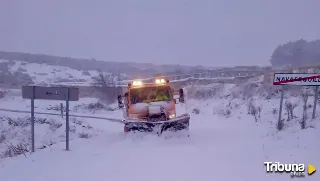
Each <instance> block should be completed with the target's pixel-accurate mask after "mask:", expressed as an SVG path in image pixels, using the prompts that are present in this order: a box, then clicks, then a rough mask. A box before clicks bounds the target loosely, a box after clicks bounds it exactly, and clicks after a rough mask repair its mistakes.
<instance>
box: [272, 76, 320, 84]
mask: <svg viewBox="0 0 320 181" xmlns="http://www.w3.org/2000/svg"><path fill="white" fill-rule="evenodd" d="M273 85H300V86H320V74H305V73H275V74H274V79H273Z"/></svg>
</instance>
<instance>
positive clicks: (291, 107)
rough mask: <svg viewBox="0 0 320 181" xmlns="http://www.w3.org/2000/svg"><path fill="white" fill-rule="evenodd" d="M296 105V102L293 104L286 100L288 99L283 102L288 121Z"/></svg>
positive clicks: (291, 117)
mask: <svg viewBox="0 0 320 181" xmlns="http://www.w3.org/2000/svg"><path fill="white" fill-rule="evenodd" d="M297 106H298V105H297V104H293V103H292V102H290V101H288V100H287V101H286V102H285V109H286V111H287V115H288V119H287V121H290V120H291V119H293V118H294V115H293V110H294V109H295V108H296V107H297Z"/></svg>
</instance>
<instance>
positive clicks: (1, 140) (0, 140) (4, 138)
mask: <svg viewBox="0 0 320 181" xmlns="http://www.w3.org/2000/svg"><path fill="white" fill-rule="evenodd" d="M4 140H6V136H5V135H4V134H3V133H1V134H0V143H3V142H4Z"/></svg>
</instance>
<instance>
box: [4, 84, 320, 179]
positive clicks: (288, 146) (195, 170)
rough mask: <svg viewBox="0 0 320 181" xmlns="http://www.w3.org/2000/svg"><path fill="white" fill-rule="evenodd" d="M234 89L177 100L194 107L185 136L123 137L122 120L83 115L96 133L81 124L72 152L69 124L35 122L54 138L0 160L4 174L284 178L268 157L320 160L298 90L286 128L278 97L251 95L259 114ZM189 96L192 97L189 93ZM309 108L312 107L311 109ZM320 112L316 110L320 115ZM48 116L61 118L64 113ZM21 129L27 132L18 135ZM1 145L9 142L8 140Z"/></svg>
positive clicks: (13, 104) (17, 102)
mask: <svg viewBox="0 0 320 181" xmlns="http://www.w3.org/2000/svg"><path fill="white" fill-rule="evenodd" d="M218 86H220V87H221V85H218ZM209 88H210V86H207V89H209ZM211 88H212V87H211ZM231 88H236V87H222V88H221V89H219V90H220V91H221V92H220V93H219V94H218V93H217V92H216V94H215V95H214V94H213V93H211V95H212V96H211V97H209V98H206V99H201V100H199V99H197V100H192V99H188V101H187V104H186V105H185V106H186V107H184V106H182V105H178V108H179V112H183V111H185V110H184V108H186V110H187V112H189V113H192V118H191V127H190V134H191V136H190V137H185V135H183V134H182V133H180V134H179V133H178V134H173V135H164V136H161V137H157V136H154V135H146V134H135V135H134V134H129V135H126V136H125V135H124V134H123V127H122V125H121V124H117V123H111V122H108V121H101V120H90V119H89V120H88V119H81V120H78V121H81V123H82V125H90V128H91V129H90V131H91V132H89V131H88V130H87V129H86V126H84V127H82V126H81V125H77V124H76V121H75V122H73V123H72V124H73V126H78V127H77V128H76V130H77V129H78V128H79V129H80V128H81V129H85V131H87V132H86V133H88V132H89V133H90V135H92V136H89V137H88V139H83V138H84V137H82V136H79V134H76V133H81V132H83V131H84V130H79V132H78V131H76V132H75V134H74V135H73V137H72V141H71V143H70V149H71V151H64V150H63V149H64V146H65V145H64V143H59V141H60V140H59V139H61V140H63V138H64V137H63V136H64V132H63V130H64V129H63V128H64V125H62V126H61V128H60V132H58V133H56V134H55V131H51V132H50V131H48V130H49V129H48V128H47V129H46V128H43V127H41V126H40V124H37V125H36V133H37V137H36V140H45V138H48V137H49V136H48V135H50V139H49V140H55V141H56V144H53V145H51V146H50V148H46V149H41V150H37V151H36V152H35V153H34V154H31V155H30V154H26V155H25V156H24V155H22V156H17V157H14V158H5V159H3V160H2V161H1V162H0V179H1V180H6V181H19V180H24V181H43V180H46V181H87V180H92V181H100V180H113V181H123V180H131V181H135V180H137V181H138V180H139V181H144V180H154V181H158V180H159V181H163V180H169V181H171V180H183V181H198V180H203V181H212V180H219V181H229V180H236V181H248V180H261V181H267V180H270V181H275V180H282V181H285V180H291V178H290V175H289V174H286V173H284V174H279V173H269V174H267V173H266V169H265V167H264V165H263V162H265V161H273V162H274V161H278V162H281V163H303V164H308V163H310V164H313V165H315V166H316V167H317V166H319V165H320V157H319V152H320V144H319V141H317V139H316V138H317V137H319V135H320V132H319V129H317V127H318V126H320V124H319V123H320V122H319V119H315V120H311V119H308V121H307V128H306V129H304V130H301V129H300V124H299V120H300V119H299V117H301V116H300V115H302V108H301V101H299V98H298V97H296V98H292V97H286V99H287V100H290V101H291V102H294V103H297V104H298V105H299V106H298V107H297V108H296V109H295V110H294V115H295V116H296V117H295V118H294V119H292V120H290V121H285V127H284V129H283V130H282V131H277V129H276V123H277V113H276V111H274V110H275V108H278V105H279V99H278V98H277V97H276V96H275V97H272V98H269V99H261V98H259V97H253V104H254V105H255V106H256V107H259V106H261V107H262V110H261V114H260V117H258V118H257V119H255V118H254V116H253V115H250V114H248V113H247V111H248V110H247V107H248V106H247V102H246V101H244V100H243V99H242V97H236V96H230V95H232V90H230V89H231ZM227 90H228V91H227ZM235 90H237V89H235ZM237 91H238V90H237ZM200 92H201V91H200ZM188 93H189V92H188ZM198 94H199V93H198ZM239 94H240V93H239ZM228 95H229V96H228ZM189 96H190V97H189V98H191V93H190V94H189ZM200 97H201V96H200ZM0 101H3V102H1V105H7V106H3V107H5V108H15V109H28V107H27V105H28V102H24V101H22V100H21V99H20V98H14V99H12V98H5V99H4V100H0ZM96 101H97V100H94V99H82V100H80V102H79V103H77V104H80V105H82V104H87V105H88V104H89V103H95V102H96ZM308 101H310V102H308V105H309V104H311V105H312V101H313V100H312V99H311V98H310V99H309V100H308ZM51 102H52V101H51ZM2 103H3V104H2ZM56 104H57V105H58V104H59V102H56ZM77 104H72V105H71V107H72V110H71V111H74V112H76V113H81V114H87V115H88V114H91V115H92V114H95V115H100V116H106V117H121V114H122V113H121V111H119V110H114V111H110V109H109V111H108V110H103V109H102V110H96V111H95V112H93V111H92V110H91V111H90V110H88V109H87V108H85V107H83V106H82V107H81V106H77ZM36 106H37V110H38V111H41V110H43V111H50V110H47V108H48V107H49V102H45V101H41V103H40V101H38V103H37V105H36ZM52 107H54V106H53V105H52ZM75 107H76V108H78V109H76V108H75ZM311 111H312V109H310V108H309V109H308V114H309V115H310V114H311ZM319 113H320V112H319V111H318V112H317V116H318V118H319V116H320V114H319ZM0 115H3V116H4V117H6V116H8V117H11V118H16V117H20V115H17V114H16V113H15V114H14V115H13V114H11V115H9V113H8V114H7V113H4V112H0ZM49 117H51V119H53V120H55V121H56V122H59V123H61V124H63V119H62V118H58V117H53V116H49ZM283 118H286V111H283ZM48 119H49V118H48ZM4 127H5V128H6V129H7V130H9V131H11V132H12V133H15V132H16V133H18V132H17V130H13V128H12V126H8V125H2V126H1V128H4ZM87 127H88V126H87ZM17 129H18V128H17ZM24 129H29V126H25V127H24ZM58 129H59V128H58ZM23 134H26V133H22V134H21V135H23ZM28 134H29V133H28ZM77 135H78V136H77ZM170 136H172V137H170ZM13 137H21V136H20V135H17V136H13ZM12 139H13V138H12ZM8 141H10V140H8ZM20 141H21V140H20ZM44 142H45V141H44ZM49 143H50V142H49ZM41 144H44V143H43V142H42V143H41V142H40V143H39V142H37V146H42V145H41ZM3 147H4V148H6V146H5V145H4V146H3ZM17 173H18V174H17ZM319 178H320V175H319V174H318V173H315V174H314V175H312V176H308V175H307V176H306V177H305V180H310V181H312V180H315V181H318V180H319Z"/></svg>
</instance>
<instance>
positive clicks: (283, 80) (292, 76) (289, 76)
mask: <svg viewBox="0 0 320 181" xmlns="http://www.w3.org/2000/svg"><path fill="white" fill-rule="evenodd" d="M273 85H281V86H282V88H281V99H280V110H279V119H278V123H280V121H281V114H282V104H283V95H284V86H285V85H298V86H320V75H319V74H315V73H313V74H312V73H275V74H274V79H273ZM317 90H318V87H316V88H315V100H314V101H315V102H314V104H315V105H314V107H313V114H312V118H313V119H314V118H315V111H316V101H317V99H318V95H317V94H318V91H317Z"/></svg>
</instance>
